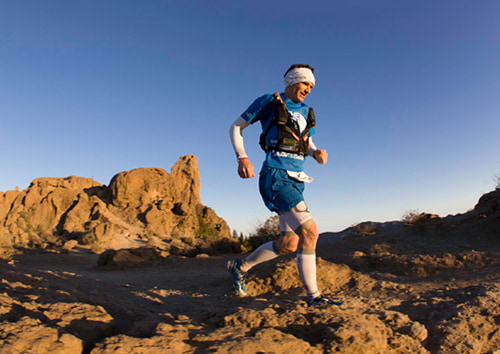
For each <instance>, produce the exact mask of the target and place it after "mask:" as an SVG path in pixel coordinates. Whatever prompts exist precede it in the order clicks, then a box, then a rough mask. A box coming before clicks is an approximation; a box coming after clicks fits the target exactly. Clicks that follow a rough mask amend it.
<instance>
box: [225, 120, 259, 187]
mask: <svg viewBox="0 0 500 354" xmlns="http://www.w3.org/2000/svg"><path fill="white" fill-rule="evenodd" d="M249 125H250V123H248V122H247V121H246V120H244V119H243V118H241V117H239V118H238V119H236V120H235V121H234V123H233V125H231V128H230V129H229V136H230V138H231V144H232V145H233V149H234V152H235V153H236V157H237V158H238V175H239V176H240V177H241V178H251V177H255V173H254V169H253V165H252V163H251V162H250V160H248V156H247V154H246V152H245V146H244V144H243V135H242V133H241V132H242V131H243V129H245V128H246V127H248V126H249Z"/></svg>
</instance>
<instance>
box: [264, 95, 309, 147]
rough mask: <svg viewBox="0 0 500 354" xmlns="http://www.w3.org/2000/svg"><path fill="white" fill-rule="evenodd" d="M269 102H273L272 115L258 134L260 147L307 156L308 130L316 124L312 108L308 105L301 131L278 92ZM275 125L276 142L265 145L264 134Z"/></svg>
mask: <svg viewBox="0 0 500 354" xmlns="http://www.w3.org/2000/svg"><path fill="white" fill-rule="evenodd" d="M271 102H272V103H273V104H274V117H273V119H272V122H271V124H269V127H268V128H267V129H266V131H265V132H263V133H262V134H261V135H260V139H259V144H260V147H261V148H262V150H264V151H266V152H267V151H269V150H274V151H284V152H289V153H293V154H299V155H303V156H307V155H308V153H309V132H310V130H311V128H313V127H314V126H315V125H316V118H315V117H314V110H313V109H312V107H309V113H308V115H307V125H306V127H305V129H304V130H303V131H302V133H301V132H300V128H299V125H298V124H297V122H295V121H294V120H293V119H292V116H291V114H290V112H288V109H287V108H286V104H285V102H283V99H282V98H281V96H280V94H279V93H277V92H276V93H275V94H274V95H273V99H272V101H271ZM275 125H276V126H277V127H278V132H279V135H278V142H277V143H276V145H275V146H267V145H266V135H267V133H269V130H270V129H271V127H273V126H275Z"/></svg>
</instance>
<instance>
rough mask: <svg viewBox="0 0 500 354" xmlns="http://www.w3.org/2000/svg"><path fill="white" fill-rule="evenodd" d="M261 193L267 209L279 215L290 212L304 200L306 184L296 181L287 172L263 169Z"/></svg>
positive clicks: (269, 168)
mask: <svg viewBox="0 0 500 354" xmlns="http://www.w3.org/2000/svg"><path fill="white" fill-rule="evenodd" d="M259 191H260V195H261V196H262V199H263V200H264V204H265V205H266V207H267V208H268V209H269V210H271V211H275V212H277V213H278V214H279V212H280V211H288V210H291V209H292V208H293V207H295V206H296V205H297V204H299V203H300V202H301V201H303V200H304V196H303V195H302V193H303V192H304V182H299V181H296V180H294V179H292V178H290V176H288V173H287V172H286V171H285V170H281V169H277V168H272V167H266V166H264V167H262V170H261V171H260V177H259Z"/></svg>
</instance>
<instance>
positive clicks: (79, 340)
mask: <svg viewBox="0 0 500 354" xmlns="http://www.w3.org/2000/svg"><path fill="white" fill-rule="evenodd" d="M464 230H465V229H464ZM467 230H468V229H467ZM488 230H490V229H488ZM424 231H425V232H415V231H411V230H401V231H395V232H391V233H387V234H382V235H375V236H368V237H362V238H352V239H347V240H341V241H338V242H333V243H320V245H319V247H318V283H319V285H320V287H321V289H323V291H324V293H325V294H326V295H328V296H331V297H333V298H335V299H338V300H341V301H343V302H344V306H343V307H341V308H339V307H336V306H333V307H326V308H308V307H307V306H306V303H305V301H304V299H305V298H304V295H305V293H304V291H303V290H302V287H301V284H300V280H299V277H298V273H297V271H296V266H295V258H294V255H289V256H285V257H282V258H280V259H279V260H277V261H271V262H269V263H267V264H265V265H261V266H259V267H257V268H255V269H253V270H252V271H251V272H250V274H249V277H248V293H249V296H247V297H245V298H240V297H237V296H235V295H234V294H233V292H232V288H231V280H230V278H229V274H228V272H227V270H226V268H225V265H226V262H227V260H229V259H233V258H236V257H241V256H242V255H241V254H232V255H224V256H216V257H199V258H180V257H169V258H167V259H164V260H161V261H158V262H156V264H149V265H143V266H136V267H133V268H129V269H122V270H104V269H102V268H100V267H97V266H96V265H97V259H98V255H95V254H92V253H90V251H89V250H88V249H86V248H78V249H75V250H74V251H72V252H70V253H66V254H64V253H55V252H52V253H31V254H25V255H22V256H17V257H15V258H14V259H13V260H11V261H2V266H1V267H0V269H1V278H2V280H1V283H0V304H1V307H0V315H1V320H2V321H1V322H0V350H1V352H2V353H45V352H47V353H49V352H50V353H93V354H96V353H128V354H130V353H209V352H213V353H229V352H231V353H330V352H340V353H500V306H499V305H500V304H499V303H500V283H499V278H500V275H499V270H500V253H499V251H500V248H499V247H498V242H496V241H495V242H489V241H488V242H486V241H485V242H481V243H478V244H471V243H470V242H468V241H467V238H466V237H465V236H464V232H463V231H461V232H460V235H461V236H463V237H457V235H458V234H457V232H458V231H456V232H455V231H453V232H454V233H453V232H452V233H449V232H448V233H442V232H437V231H436V229H434V228H433V229H431V230H424ZM488 232H490V233H491V230H490V231H488ZM493 236H494V237H493V238H491V237H489V238H488V240H491V239H493V240H495V239H496V238H497V236H498V234H497V235H493ZM464 237H465V238H464ZM464 240H466V241H464ZM483 241H484V240H483Z"/></svg>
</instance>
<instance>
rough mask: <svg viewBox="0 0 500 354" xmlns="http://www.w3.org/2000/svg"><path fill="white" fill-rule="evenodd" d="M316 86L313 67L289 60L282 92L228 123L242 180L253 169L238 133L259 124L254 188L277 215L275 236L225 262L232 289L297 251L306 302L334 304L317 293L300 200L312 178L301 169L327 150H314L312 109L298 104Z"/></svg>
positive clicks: (311, 233) (310, 232) (310, 230)
mask: <svg viewBox="0 0 500 354" xmlns="http://www.w3.org/2000/svg"><path fill="white" fill-rule="evenodd" d="M315 84H316V80H315V77H314V69H313V68H312V67H311V66H309V65H306V64H294V65H292V66H291V67H290V68H289V69H288V70H287V71H286V73H285V92H283V93H281V94H278V93H276V94H274V95H270V94H268V95H264V96H261V97H259V98H257V99H256V100H255V101H254V102H253V103H252V104H251V105H250V107H248V109H247V110H246V111H245V112H244V113H243V114H242V115H241V116H240V117H239V118H238V119H236V121H235V122H234V123H233V125H232V126H231V129H230V137H231V143H232V145H233V148H234V151H235V153H236V156H237V158H238V174H239V176H240V177H241V178H251V177H254V176H255V174H254V167H253V165H252V163H251V162H250V160H249V159H248V156H247V154H246V152H245V148H244V144H243V135H242V131H243V130H244V129H245V128H247V127H248V126H249V125H250V124H253V123H255V122H259V121H260V123H261V127H262V135H261V141H260V145H261V147H262V148H263V149H264V150H265V151H266V157H265V160H264V163H263V166H262V169H261V171H260V176H259V190H260V194H261V196H262V199H263V200H264V203H265V205H266V206H267V208H268V209H269V210H271V211H273V212H276V213H278V215H279V224H280V231H281V233H280V237H279V239H278V240H275V241H270V242H267V243H264V244H262V245H261V246H259V247H258V248H257V249H256V250H255V251H254V252H252V253H251V254H250V255H248V256H247V257H245V258H244V259H241V260H240V259H237V260H234V261H229V262H228V264H227V268H228V270H229V272H230V273H231V275H232V277H233V287H234V290H235V291H236V293H237V294H238V295H240V296H245V295H246V285H245V273H246V272H248V271H249V270H250V269H251V268H252V267H254V266H256V265H257V264H260V263H263V262H266V261H269V260H271V259H274V258H276V257H278V256H280V255H282V254H286V253H290V252H295V251H297V268H298V271H299V274H300V278H301V280H302V283H303V285H304V288H305V290H306V292H307V304H308V305H309V306H318V305H325V304H337V305H339V304H340V303H334V302H333V301H331V300H329V299H327V298H326V297H324V296H322V295H321V292H320V291H319V289H318V286H317V283H316V242H317V240H318V236H319V233H318V229H317V227H316V223H315V222H314V220H313V218H312V216H311V213H310V212H309V209H308V208H307V205H306V203H305V202H304V197H303V191H304V182H311V181H312V178H310V177H309V176H307V175H306V174H305V173H304V171H303V167H304V162H305V157H306V156H312V157H313V158H314V159H315V160H316V161H317V162H318V163H320V164H325V163H326V161H327V159H328V154H327V152H326V150H322V149H318V148H316V146H315V145H314V143H313V141H312V138H311V136H312V135H313V134H314V125H315V117H314V112H313V110H312V108H310V107H309V106H308V105H306V104H305V103H303V101H304V99H305V98H306V97H307V95H309V93H310V92H311V90H312V88H313V87H314V85H315Z"/></svg>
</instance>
